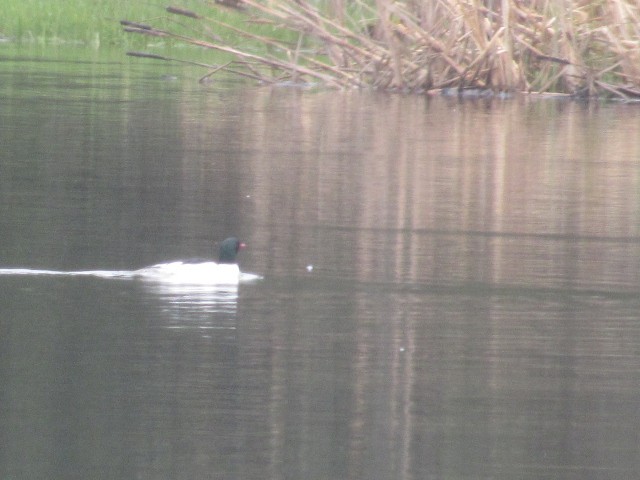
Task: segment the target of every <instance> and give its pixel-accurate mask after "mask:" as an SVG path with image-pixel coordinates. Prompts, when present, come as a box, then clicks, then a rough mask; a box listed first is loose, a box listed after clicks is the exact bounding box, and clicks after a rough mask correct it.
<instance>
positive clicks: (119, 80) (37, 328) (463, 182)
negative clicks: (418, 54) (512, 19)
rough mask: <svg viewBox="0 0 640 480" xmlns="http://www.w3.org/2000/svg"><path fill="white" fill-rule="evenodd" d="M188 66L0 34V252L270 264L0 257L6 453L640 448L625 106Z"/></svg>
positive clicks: (9, 460) (194, 455) (355, 469)
mask: <svg viewBox="0 0 640 480" xmlns="http://www.w3.org/2000/svg"><path fill="white" fill-rule="evenodd" d="M80 53H81V52H80ZM201 74H202V72H201V71H196V70H183V69H178V68H175V67H170V66H167V65H165V64H154V63H146V62H143V61H133V62H131V63H129V62H128V61H127V60H126V59H124V58H123V59H119V58H117V57H116V58H115V60H114V59H113V58H110V59H109V60H106V59H104V58H93V59H90V58H80V59H78V58H76V59H75V60H70V59H69V53H68V52H67V53H65V54H64V57H62V54H60V53H57V54H56V53H55V52H53V53H48V54H47V56H46V57H42V56H40V55H35V54H33V52H32V53H26V54H20V55H16V53H15V52H13V51H7V52H4V53H3V52H2V51H1V50H0V126H1V128H0V145H2V148H1V149H0V201H1V203H0V268H17V267H20V268H30V269H50V270H61V271H64V270H94V269H103V270H131V269H136V268H139V267H142V266H144V265H149V264H152V263H157V262H161V261H165V260H173V259H178V258H191V257H201V256H213V246H212V245H213V242H214V241H217V240H221V239H222V238H225V237H226V236H229V235H230V234H237V235H238V236H240V237H241V238H242V239H243V240H244V241H245V242H246V243H247V244H248V246H249V248H248V249H247V250H246V251H244V252H243V253H242V256H241V260H240V265H241V268H242V270H243V271H246V272H254V273H258V274H260V275H263V276H264V277H265V278H264V280H263V281H261V282H258V283H251V284H241V285H240V286H239V288H238V289H237V290H234V291H232V292H223V293H220V292H217V291H214V292H207V291H198V292H185V291H184V290H181V289H175V288H170V287H163V286H154V287H151V286H149V285H146V284H143V283H140V282H136V281H131V280H121V279H105V278H91V277H72V276H64V275H61V276H42V275H36V274H34V275H20V276H17V275H0V478H3V479H4V478H7V479H14V478H16V479H18V478H20V479H21V478H25V479H27V478H29V479H34V478H79V479H80V478H82V479H85V478H113V479H132V478H136V479H154V480H156V479H180V478H184V479H196V478H198V479H200V478H212V479H254V478H255V479H260V480H264V479H274V480H275V479H283V478H284V479H303V478H304V479H354V480H355V479H369V480H375V479H394V480H395V479H407V480H408V479H421V480H422V479H505V480H506V479H514V478H518V479H531V480H533V479H576V480H577V479H580V480H584V479H601V478H608V479H618V478H619V479H627V478H633V477H634V475H636V472H637V471H640V457H639V456H638V444H639V437H638V435H639V434H638V432H640V412H639V410H638V405H640V313H639V311H640V295H639V293H640V113H639V112H640V111H639V110H638V109H637V108H636V107H633V106H625V105H584V104H575V103H569V102H555V101H553V102H551V101H536V100H513V101H508V102H486V101H482V102H467V103H458V102H457V101H454V100H451V99H449V100H443V99H427V98H423V97H409V96H387V95H379V94H375V93H370V92H334V91H330V92H323V91H300V90H294V89H287V88H263V87H256V86H253V85H250V84H249V85H248V84H246V83H245V84H242V83H240V82H238V81H237V80H235V79H226V80H224V81H223V80H220V81H218V82H216V83H214V84H211V85H206V86H202V85H199V84H198V83H197V78H198V76H199V75H201ZM309 266H313V268H312V269H310V268H308V267H309ZM309 270H311V271H309Z"/></svg>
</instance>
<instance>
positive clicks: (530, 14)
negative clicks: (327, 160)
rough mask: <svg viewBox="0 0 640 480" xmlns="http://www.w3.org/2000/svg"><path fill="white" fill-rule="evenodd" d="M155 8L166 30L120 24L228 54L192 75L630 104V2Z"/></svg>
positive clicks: (639, 23)
mask: <svg viewBox="0 0 640 480" xmlns="http://www.w3.org/2000/svg"><path fill="white" fill-rule="evenodd" d="M166 12H167V15H168V16H169V17H170V18H171V19H172V20H171V21H170V22H168V23H165V25H169V28H166V27H165V28H156V27H154V26H153V25H152V24H148V23H145V22H138V21H131V20H123V21H122V22H121V23H122V25H123V27H124V29H125V31H127V32H132V33H138V34H144V35H150V36H156V37H167V38H171V39H173V40H175V41H178V42H184V43H187V44H191V45H196V46H199V47H202V48H205V49H212V50H217V51H219V52H224V53H226V54H228V55H229V61H228V62H226V63H223V64H220V65H203V66H204V67H207V68H209V71H208V72H207V74H206V75H205V76H204V77H203V79H204V78H211V77H212V75H214V74H216V73H218V72H220V71H230V72H233V73H235V74H237V75H241V76H244V77H248V78H252V79H255V80H258V81H260V82H264V83H278V84H283V83H285V84H295V85H318V84H320V85H323V86H330V87H338V88H352V87H358V88H363V87H367V88H376V89H380V90H388V91H406V92H442V91H445V92H459V93H463V92H479V94H488V93H505V92H507V93H508V92H536V93H556V94H566V95H573V96H579V97H603V96H604V97H616V98H620V99H627V100H630V99H638V98H640V4H639V3H638V2H637V1H635V0H596V1H593V0H581V1H564V0H529V1H524V0H521V1H517V0H484V1H479V0H431V1H427V0H404V1H393V0H330V2H329V3H318V2H308V1H307V0H270V1H260V0H218V1H216V2H213V1H212V2H209V3H208V4H207V7H206V8H203V9H202V11H197V12H196V11H193V10H188V9H185V8H183V7H181V6H179V5H176V6H170V7H167V9H166ZM164 20H166V19H163V21H164ZM129 54H130V55H133V56H147V57H152V58H158V59H162V60H172V59H169V58H167V57H164V56H161V55H155V54H151V53H147V52H139V51H136V52H129Z"/></svg>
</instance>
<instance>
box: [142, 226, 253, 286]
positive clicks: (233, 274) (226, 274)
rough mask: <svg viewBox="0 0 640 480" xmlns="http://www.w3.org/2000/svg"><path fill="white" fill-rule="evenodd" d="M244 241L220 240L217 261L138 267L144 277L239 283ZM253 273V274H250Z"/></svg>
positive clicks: (181, 281) (179, 281)
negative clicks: (240, 257) (239, 258)
mask: <svg viewBox="0 0 640 480" xmlns="http://www.w3.org/2000/svg"><path fill="white" fill-rule="evenodd" d="M245 246H246V245H245V244H244V243H242V242H240V240H238V239H237V238H236V237H230V238H227V239H226V240H224V241H223V242H222V243H221V244H220V250H219V255H218V263H216V262H211V261H177V262H171V263H160V264H157V265H152V266H150V267H145V268H141V269H140V270H136V271H135V272H134V273H135V276H136V277H138V278H141V279H142V280H149V281H155V282H161V283H173V284H184V285H237V284H238V283H239V282H240V278H241V275H242V274H241V272H240V268H239V267H238V263H237V256H238V252H239V251H240V250H241V249H242V248H245ZM249 275H250V274H249Z"/></svg>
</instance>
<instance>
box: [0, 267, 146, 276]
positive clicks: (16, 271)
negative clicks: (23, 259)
mask: <svg viewBox="0 0 640 480" xmlns="http://www.w3.org/2000/svg"><path fill="white" fill-rule="evenodd" d="M0 275H34V276H44V275H46V276H53V275H58V276H62V275H66V276H72V277H76V276H81V275H84V276H90V277H101V278H129V279H130V278H134V277H135V272H134V271H131V270H83V271H76V272H63V271H60V270H38V269H32V268H0Z"/></svg>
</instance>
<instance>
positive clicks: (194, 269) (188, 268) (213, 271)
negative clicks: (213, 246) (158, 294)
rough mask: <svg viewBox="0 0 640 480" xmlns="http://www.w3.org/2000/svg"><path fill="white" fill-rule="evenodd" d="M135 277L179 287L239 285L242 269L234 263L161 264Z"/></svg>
mask: <svg viewBox="0 0 640 480" xmlns="http://www.w3.org/2000/svg"><path fill="white" fill-rule="evenodd" d="M135 277H136V278H139V279H141V280H147V281H152V282H161V283H171V284H179V285H237V284H238V283H240V277H241V273H240V268H239V267H238V264H236V263H234V264H231V263H216V262H201V263H185V262H171V263H160V264H158V265H152V266H150V267H145V268H141V269H140V270H136V271H135Z"/></svg>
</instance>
